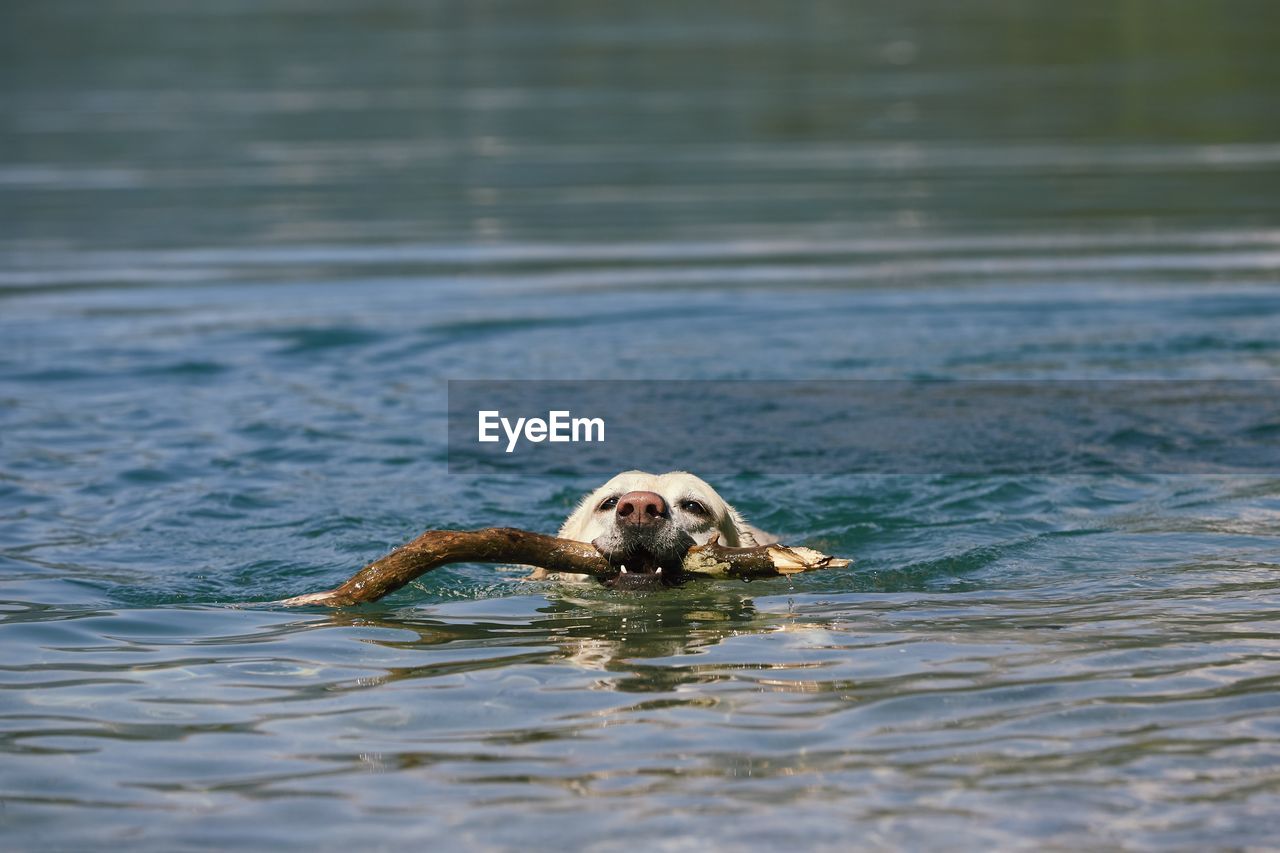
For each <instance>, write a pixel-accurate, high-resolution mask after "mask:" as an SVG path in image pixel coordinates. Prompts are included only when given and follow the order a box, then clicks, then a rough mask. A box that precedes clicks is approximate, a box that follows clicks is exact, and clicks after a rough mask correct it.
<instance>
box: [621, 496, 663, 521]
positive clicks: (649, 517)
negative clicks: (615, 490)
mask: <svg viewBox="0 0 1280 853" xmlns="http://www.w3.org/2000/svg"><path fill="white" fill-rule="evenodd" d="M614 514H615V515H616V516H617V518H618V521H619V522H620V523H622V524H656V523H657V522H658V521H659V520H660V519H663V518H666V517H667V503H666V501H664V500H663V499H662V495H660V494H658V493H657V492H627V493H626V494H625V495H623V496H622V497H620V498H618V507H617V509H615V510H614Z"/></svg>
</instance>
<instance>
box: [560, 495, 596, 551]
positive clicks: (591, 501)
mask: <svg viewBox="0 0 1280 853" xmlns="http://www.w3.org/2000/svg"><path fill="white" fill-rule="evenodd" d="M606 485H607V484H606ZM603 488H604V486H601V487H600V489H603ZM600 489H596V490H595V491H592V492H587V493H586V494H585V495H583V496H582V500H580V501H578V506H577V507H576V508H575V509H574V511H573V512H571V513H569V517H568V518H566V519H565V520H564V524H562V525H560V532H559V533H557V534H556V535H557V536H559V537H560V538H561V539H572V540H574V541H575V542H585V541H586V540H585V539H583V537H584V536H585V535H586V530H587V525H588V524H589V523H590V522H591V513H592V512H593V511H594V510H595V506H596V495H597V494H599V493H600Z"/></svg>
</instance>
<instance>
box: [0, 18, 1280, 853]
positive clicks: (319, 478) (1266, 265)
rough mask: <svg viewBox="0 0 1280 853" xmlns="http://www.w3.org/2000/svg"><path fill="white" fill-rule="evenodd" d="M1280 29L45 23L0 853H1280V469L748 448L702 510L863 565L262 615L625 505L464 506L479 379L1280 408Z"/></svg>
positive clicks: (445, 593)
mask: <svg viewBox="0 0 1280 853" xmlns="http://www.w3.org/2000/svg"><path fill="white" fill-rule="evenodd" d="M1278 29H1280V5H1276V4H1274V3H1267V2H1224V3H1213V4H1210V3H1192V2H1167V3H1154V2H1100V0H1088V1H1087V2H1083V3H1071V4H1063V3H1051V2H1044V1H1043V0H1025V2H1020V3H1017V4H1009V3H998V2H966V3H949V2H944V0H936V2H929V1H928V0H920V2H905V3H898V4H871V3H813V4H809V3H806V4H784V3H778V4H741V3H723V4H684V3H675V2H649V3H645V4H629V6H628V7H627V8H623V7H622V6H621V5H613V4H607V5H606V4H595V3H579V2H564V3H556V4H541V3H532V4H529V3H516V2H492V3H474V4H464V3H442V4H418V3H412V2H408V0H384V2H374V3H364V2H355V0H323V2H316V3H301V2H293V0H253V2H248V1H247V0H245V2H241V0H222V2H217V3H196V2H159V0H120V2H114V3H110V4H107V3H87V2H83V3H82V2H71V1H70V0H62V1H60V2H48V3H26V4H10V5H9V6H7V7H6V8H5V10H4V11H3V12H0V46H3V50H0V70H2V72H3V73H0V335H2V336H3V338H2V339H3V347H0V519H2V520H0V688H2V689H0V846H3V847H5V848H6V849H41V850H45V849H50V850H54V849H56V850H72V849H84V848H85V847H86V846H89V845H99V846H107V845H128V847H129V848H130V849H136V850H172V849H195V848H228V847H231V846H233V845H238V846H241V847H247V848H261V847H266V846H279V847H288V848H306V849H323V850H330V849H401V848H403V847H405V846H408V845H410V844H415V843H425V844H428V845H431V846H433V848H435V849H445V848H472V849H501V848H511V849H540V848H564V849H576V848H585V849H593V850H602V851H606V850H634V849H671V850H676V849H702V848H704V847H705V846H707V845H718V846H720V847H723V848H729V849H774V848H776V847H778V846H781V845H791V846H799V847H803V848H810V849H830V850H843V849H848V848H850V847H860V848H867V849H892V848H902V847H908V848H939V847H947V848H966V849H968V848H971V849H989V848H992V847H1001V848H1005V849H1020V848H1025V849H1040V848H1042V847H1045V846H1050V847H1058V848H1062V847H1077V848H1084V847H1088V848H1095V849H1096V848H1098V847H1109V848H1134V849H1149V848H1162V849H1203V848H1206V847H1220V848H1233V849H1241V848H1249V847H1254V848H1259V849H1260V848H1264V847H1270V846H1271V845H1273V844H1274V843H1275V839H1276V838H1277V833H1280V642H1278V636H1280V618H1278V617H1280V476H1276V475H1274V474H1272V475H1267V474H1266V473H1265V472H1260V473H1259V474H1258V475H1256V476H1232V477H1221V476H1215V477H1209V476H1199V477H1192V476H1154V475H1151V474H1149V473H1146V472H1143V471H1140V470H1124V469H1119V468H1117V469H1116V470H1113V471H1110V472H1109V473H1108V472H1103V473H1095V474H1092V475H1090V476H1082V475H1074V474H1067V473H1064V474H1062V475H1061V476H1043V475H1038V476H1026V477H1011V476H999V477H996V476H991V477H988V476H957V475H950V474H938V475H928V474H915V475H912V476H889V475H888V474H885V475H870V474H869V475H864V476H856V477H854V476H839V475H829V476H821V475H816V474H814V475H805V476H783V475H782V474H780V473H777V472H769V469H768V464H767V463H768V460H769V459H770V458H772V454H774V453H775V452H776V451H777V449H778V448H780V447H785V446H789V445H788V443H789V442H793V441H795V437H794V436H791V435H780V434H769V432H768V431H767V430H765V429H761V430H760V434H759V435H758V444H757V447H758V449H757V450H755V451H749V452H748V453H747V458H744V459H743V466H742V471H743V473H741V474H728V475H723V476H717V477H716V478H714V479H715V483H714V484H715V485H716V486H717V487H718V488H719V489H720V490H721V492H722V493H723V494H724V495H725V496H726V497H727V498H728V499H729V500H730V501H732V502H733V503H735V504H736V505H737V506H738V508H739V509H740V510H742V511H743V512H744V513H745V514H746V515H747V516H748V517H749V518H750V519H751V520H752V521H754V522H755V523H756V524H758V525H760V526H762V527H764V528H766V529H769V530H772V531H775V532H777V533H779V534H781V535H783V537H784V538H785V539H786V541H789V542H793V543H804V544H810V545H813V546H814V547H819V548H822V549H824V550H826V551H828V552H831V553H835V554H840V555H843V556H849V557H853V558H855V559H856V563H855V565H854V567H853V568H851V569H849V570H843V571H839V572H829V573H815V574H812V575H806V576H803V577H800V578H797V579H795V580H794V581H793V582H788V581H786V580H777V581H762V582H756V583H752V584H735V583H722V584H714V585H712V584H702V585H694V586H690V587H687V588H685V589H683V590H679V591H674V592H667V593H661V594H648V595H640V594H633V595H623V594H612V593H609V592H606V591H603V590H599V589H595V588H592V587H584V588H582V589H573V588H570V589H566V588H562V587H555V586H550V585H543V584H531V583H524V582H521V581H520V580H519V575H518V574H517V573H514V572H510V571H506V572H504V571H501V570H497V569H495V568H493V567H484V566H456V567H450V568H448V569H443V570H440V571H438V572H435V573H433V574H430V575H427V576H425V577H424V578H422V579H421V580H420V581H418V582H416V583H415V584H414V585H412V586H410V587H407V588H406V589H404V590H402V591H401V592H399V593H397V594H395V595H394V596H393V597H391V598H389V599H387V600H385V601H384V602H380V603H378V604H374V605H366V606H363V607H361V608H356V609H351V610H345V611H341V612H323V611H321V610H301V611H293V610H284V609H281V608H278V607H274V606H271V605H270V604H268V603H266V602H270V601H272V600H275V599H279V598H282V597H284V596H287V595H293V594H297V593H302V592H307V591H313V590H317V589H322V588H324V587H326V586H331V585H333V584H335V583H337V582H338V581H340V580H343V579H345V578H346V577H347V576H348V575H349V574H350V573H351V571H353V570H354V569H355V568H357V567H358V566H360V565H361V564H363V563H364V562H366V561H368V560H370V559H372V558H374V557H376V556H378V555H379V554H381V553H383V552H385V551H386V550H388V549H389V548H391V547H393V546H395V545H397V544H399V543H401V542H403V541H405V540H407V539H409V538H411V537H413V536H414V535H416V534H417V533H418V532H419V531H421V530H423V529H425V528H429V527H480V526H486V525H491V524H506V525H513V526H521V527H526V528H529V529H533V530H539V531H545V532H551V531H554V530H555V529H556V527H557V526H558V524H559V521H560V519H561V518H563V516H564V515H565V514H566V513H567V512H568V511H569V509H570V508H571V507H572V506H573V504H574V502H575V501H576V500H577V499H578V497H579V496H580V495H581V494H583V493H584V492H585V491H587V490H588V489H590V488H593V487H594V486H595V485H597V483H598V479H596V480H593V479H591V478H587V477H582V476H570V475H559V476H557V475H556V474H554V473H552V474H549V475H546V476H537V477H530V476H523V477H522V476H515V475H506V474H479V473H476V474H461V473H457V472H455V473H452V474H451V473H449V471H448V469H447V466H446V446H445V421H444V412H445V381H446V380H448V379H486V378H492V379H501V378H521V379H532V378H540V379H715V380H727V379H734V380H744V379H745V380H751V379H761V380H763V379H769V380H779V379H917V378H949V379H977V380H989V379H1004V378H1017V379H1041V378H1043V379H1050V378H1052V379H1118V378H1143V379H1200V380H1203V379H1221V378H1251V379H1274V378H1277V375H1278V373H1280V336H1278V335H1277V332H1278V331H1280V290H1277V288H1276V284H1277V280H1278V279H1280V221H1278V220H1277V212H1280V206H1278V201H1277V200H1278V199H1280V101H1278V99H1277V93H1278V92H1280V60H1277V56H1276V52H1275V43H1274V42H1275V38H1274V36H1275V33H1276V32H1277V31H1278ZM662 428H663V424H662V423H655V424H653V430H654V435H655V438H656V439H657V440H660V439H661V435H662ZM742 428H743V429H746V430H750V429H752V425H751V424H749V423H747V424H743V425H742ZM752 453H754V454H755V455H754V456H752ZM689 464H690V465H691V466H692V467H695V468H696V460H693V461H691V462H690V463H689ZM618 467H619V468H624V467H627V463H626V460H619V464H618ZM761 471H764V472H765V473H760V472H761ZM753 472H754V473H753ZM254 602H257V603H256V604H254ZM246 603H248V606H236V605H245V604H246Z"/></svg>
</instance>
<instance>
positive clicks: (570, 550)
mask: <svg viewBox="0 0 1280 853" xmlns="http://www.w3.org/2000/svg"><path fill="white" fill-rule="evenodd" d="M718 538H719V537H715V538H712V540H711V541H709V542H708V543H707V544H705V545H695V546H694V547H693V548H690V549H689V553H688V554H686V555H685V558H684V576H685V577H725V578H739V579H743V580H751V579H753V578H765V577H777V576H779V575H789V574H794V573H796V572H807V571H812V570H814V569H826V568H841V567H844V566H847V565H849V563H850V562H851V561H850V560H844V559H840V558H839V557H829V556H827V555H825V554H821V553H819V552H817V551H814V550H813V549H811V548H788V547H786V546H784V545H760V546H757V547H754V548H728V547H725V546H723V545H721V544H720V543H719V541H718ZM449 563H521V564H524V565H529V566H537V567H539V568H543V569H547V570H548V571H552V572H569V573H572V574H579V575H590V576H592V577H594V578H596V579H598V580H600V581H601V582H603V583H606V584H613V583H616V581H617V579H618V577H619V576H620V574H621V569H620V568H619V567H615V566H613V565H610V563H609V561H608V560H606V559H605V558H604V556H602V555H601V554H600V552H599V551H597V550H596V549H595V546H593V545H590V544H588V543H585V542H574V541H573V540H570V539H558V538H556V537H555V536H544V535H542V534H541V533H531V532H529V531H527V530H517V529H515V528H512V527H486V528H484V529H483V530H472V531H467V530H428V531H427V532H426V533H423V534H422V535H421V536H419V537H418V538H417V539H415V540H413V541H412V542H410V543H409V544H407V545H403V546H401V547H399V548H397V549H396V550H394V551H392V552H391V553H390V554H387V555H386V556H385V557H382V558H380V559H377V560H374V561H373V562H372V563H370V564H369V565H367V566H365V567H364V568H363V569H361V570H360V571H358V572H356V573H355V575H353V576H352V577H351V579H350V580H348V581H347V582H346V583H344V584H342V585H341V586H338V587H335V588H334V589H330V590H327V591H325V592H313V593H309V594H307V595H299V596H295V597H293V598H286V599H285V600H284V601H281V602H279V603H280V604H283V605H285V606H287V607H298V606H302V605H308V604H320V605H325V606H328V607H344V606H348V605H352V604H361V603H364V602H367V601H377V600H378V599H379V598H382V597H383V596H384V595H388V594H390V593H392V592H395V591H396V590H397V589H399V588H400V587H402V586H404V585H405V584H407V583H409V582H410V581H412V580H413V579H414V578H417V577H419V576H420V575H423V574H425V573H427V572H429V571H431V570H432V569H437V568H439V567H440V566H444V565H447V564H449Z"/></svg>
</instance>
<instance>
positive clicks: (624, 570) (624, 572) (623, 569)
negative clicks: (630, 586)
mask: <svg viewBox="0 0 1280 853" xmlns="http://www.w3.org/2000/svg"><path fill="white" fill-rule="evenodd" d="M622 573H623V574H624V575H625V574H626V573H627V567H626V566H623V567H622Z"/></svg>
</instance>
